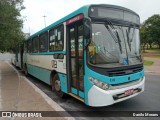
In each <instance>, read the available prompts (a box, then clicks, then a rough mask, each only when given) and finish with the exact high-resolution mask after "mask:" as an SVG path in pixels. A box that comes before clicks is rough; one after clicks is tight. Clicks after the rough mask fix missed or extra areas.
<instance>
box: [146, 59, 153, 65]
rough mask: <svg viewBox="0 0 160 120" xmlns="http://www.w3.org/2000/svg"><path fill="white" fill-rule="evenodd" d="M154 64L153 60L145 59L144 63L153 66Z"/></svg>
mask: <svg viewBox="0 0 160 120" xmlns="http://www.w3.org/2000/svg"><path fill="white" fill-rule="evenodd" d="M153 64H154V62H153V61H148V60H144V65H146V66H151V65H153Z"/></svg>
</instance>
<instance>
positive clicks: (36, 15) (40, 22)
mask: <svg viewBox="0 0 160 120" xmlns="http://www.w3.org/2000/svg"><path fill="white" fill-rule="evenodd" d="M87 4H111V5H118V6H122V7H126V8H128V9H131V10H133V11H135V12H136V13H138V14H139V16H140V20H141V23H142V22H144V21H145V20H146V19H147V18H148V17H151V16H152V15H154V14H160V0H24V6H25V8H26V9H24V10H23V11H21V15H22V18H23V20H24V23H23V32H24V33H30V34H31V35H32V34H34V33H36V32H38V31H39V30H41V29H43V28H44V27H45V23H46V26H48V25H50V24H52V23H54V22H56V21H57V20H59V19H61V18H63V17H64V16H66V15H68V14H69V13H71V12H73V11H74V10H77V9H78V8H80V7H82V6H83V5H87ZM43 16H46V17H45V20H44V17H43ZM44 21H45V22H44Z"/></svg>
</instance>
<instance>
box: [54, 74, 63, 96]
mask: <svg viewBox="0 0 160 120" xmlns="http://www.w3.org/2000/svg"><path fill="white" fill-rule="evenodd" d="M53 86H54V91H55V92H56V94H57V96H59V97H61V98H63V97H64V93H63V92H62V91H61V84H60V80H59V77H58V74H55V75H54V77H53Z"/></svg>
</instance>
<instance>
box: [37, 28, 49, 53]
mask: <svg viewBox="0 0 160 120" xmlns="http://www.w3.org/2000/svg"><path fill="white" fill-rule="evenodd" d="M45 34H46V36H47V40H43V42H44V41H45V44H43V45H45V46H46V48H45V49H44V50H42V49H41V48H40V45H41V44H40V38H41V36H43V35H45ZM38 41H39V45H38V46H39V47H38V49H39V52H40V53H42V52H48V47H49V46H48V31H45V32H43V33H41V34H40V35H39V40H38Z"/></svg>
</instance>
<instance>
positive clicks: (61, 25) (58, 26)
mask: <svg viewBox="0 0 160 120" xmlns="http://www.w3.org/2000/svg"><path fill="white" fill-rule="evenodd" d="M60 27H62V40H61V41H62V49H61V50H55V44H54V49H53V51H51V50H50V43H51V41H50V31H52V30H54V31H55V30H56V29H57V30H58V28H60ZM64 36H65V35H64V24H63V23H62V24H60V25H57V26H55V27H53V28H51V29H50V30H49V39H48V40H49V42H48V43H49V52H59V51H63V50H64ZM56 41H58V39H57V40H56V38H55V40H54V43H56Z"/></svg>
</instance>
